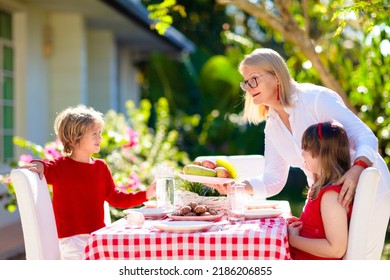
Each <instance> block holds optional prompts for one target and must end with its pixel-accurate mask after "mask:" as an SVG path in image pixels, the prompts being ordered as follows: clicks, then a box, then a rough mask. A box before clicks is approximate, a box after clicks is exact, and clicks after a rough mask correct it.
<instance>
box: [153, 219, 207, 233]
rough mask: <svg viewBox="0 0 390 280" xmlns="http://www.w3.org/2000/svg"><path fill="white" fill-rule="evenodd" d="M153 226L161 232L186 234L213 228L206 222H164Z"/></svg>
mask: <svg viewBox="0 0 390 280" xmlns="http://www.w3.org/2000/svg"><path fill="white" fill-rule="evenodd" d="M153 226H154V227H155V228H157V229H159V230H161V231H166V232H176V233H186V232H195V231H201V230H205V229H208V228H210V227H212V226H213V223H212V222H204V221H162V222H158V223H154V224H153Z"/></svg>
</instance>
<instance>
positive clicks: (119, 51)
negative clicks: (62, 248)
mask: <svg viewBox="0 0 390 280" xmlns="http://www.w3.org/2000/svg"><path fill="white" fill-rule="evenodd" d="M151 23H152V21H151V20H150V19H149V18H148V12H147V10H146V8H145V7H144V6H143V5H142V4H141V2H140V1H139V0H0V62H1V63H0V65H1V68H0V77H1V82H2V83H1V87H0V92H1V94H0V174H2V173H5V172H8V171H9V167H8V166H7V164H6V163H7V162H9V161H10V160H11V159H15V158H16V157H17V155H18V150H17V149H16V148H14V147H13V143H12V137H13V136H20V137H23V138H25V139H28V140H30V141H32V142H34V143H37V144H44V143H46V142H48V141H50V140H54V135H53V134H54V132H53V122H54V119H55V116H56V114H57V113H58V112H59V111H61V110H62V109H64V108H65V107H67V106H74V105H77V104H79V103H83V104H86V105H88V106H92V107H94V108H95V109H97V110H99V111H101V112H103V113H105V112H107V110H109V109H114V110H116V111H118V112H124V111H125V107H124V103H125V101H126V100H129V99H131V100H135V101H136V102H137V101H138V100H139V99H140V94H139V83H138V80H137V78H138V77H139V73H138V70H137V67H136V65H137V63H139V62H144V61H147V59H148V55H149V54H151V53H153V52H160V53H164V54H166V55H169V56H172V57H174V58H177V59H182V58H183V57H185V56H186V55H187V54H188V53H191V52H193V51H194V49H195V46H194V45H193V43H192V42H190V41H189V40H188V39H187V38H185V37H184V36H183V35H182V34H181V33H179V32H178V31H177V30H175V29H174V28H170V29H168V30H167V32H166V33H165V34H164V35H162V36H161V35H159V34H158V33H157V32H156V31H155V30H152V29H151V28H150V24H151ZM4 192H5V189H4V187H3V186H0V195H1V193H4ZM3 204H4V201H0V233H1V228H2V227H5V226H8V225H10V224H12V223H14V222H17V221H18V219H19V217H18V213H14V214H13V215H11V214H9V213H8V212H5V211H4V210H3ZM0 239H3V236H1V238H0ZM0 250H1V249H0ZM0 255H1V254H0Z"/></svg>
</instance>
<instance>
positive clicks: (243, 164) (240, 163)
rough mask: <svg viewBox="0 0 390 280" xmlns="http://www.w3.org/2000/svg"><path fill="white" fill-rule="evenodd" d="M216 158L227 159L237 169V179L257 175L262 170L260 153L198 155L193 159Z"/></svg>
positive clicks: (213, 159)
mask: <svg viewBox="0 0 390 280" xmlns="http://www.w3.org/2000/svg"><path fill="white" fill-rule="evenodd" d="M217 158H223V159H226V160H228V161H229V162H230V163H231V164H233V166H234V167H235V169H236V170H237V177H238V179H244V178H251V177H256V176H259V175H261V174H262V173H263V170H264V156H262V155H231V156H226V155H215V156H199V157H197V158H196V159H195V161H202V160H204V159H209V160H212V161H215V160H216V159H217Z"/></svg>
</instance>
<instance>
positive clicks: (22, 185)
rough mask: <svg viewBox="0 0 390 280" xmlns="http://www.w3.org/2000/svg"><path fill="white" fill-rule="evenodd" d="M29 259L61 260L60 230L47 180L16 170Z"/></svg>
mask: <svg viewBox="0 0 390 280" xmlns="http://www.w3.org/2000/svg"><path fill="white" fill-rule="evenodd" d="M10 176H11V181H12V183H13V185H14V188H15V193H16V199H17V203H18V208H19V213H20V218H21V222H22V229H23V238H24V246H25V250H26V259H27V260H56V259H61V253H60V247H59V242H58V235H57V227H56V223H55V218H54V211H53V206H52V202H51V197H50V193H49V189H48V186H47V183H46V179H45V178H43V179H42V180H41V179H39V177H38V174H37V173H35V172H31V171H29V170H27V169H13V170H12V171H11V175H10Z"/></svg>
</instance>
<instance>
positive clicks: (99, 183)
mask: <svg viewBox="0 0 390 280" xmlns="http://www.w3.org/2000/svg"><path fill="white" fill-rule="evenodd" d="M103 126H104V120H103V116H102V114H101V113H100V112H97V111H95V110H94V109H93V108H87V107H86V106H84V105H79V106H76V107H73V108H72V107H70V108H67V109H65V110H64V111H62V112H61V113H59V114H58V116H57V118H56V120H55V122H54V130H55V133H56V135H57V136H58V139H59V140H60V141H61V142H62V144H63V146H64V154H65V156H63V157H60V158H58V159H55V160H51V161H45V160H34V161H32V162H31V163H30V164H28V165H26V166H24V167H21V168H27V169H29V170H31V171H34V172H37V173H38V174H39V176H40V178H42V177H43V175H44V176H45V178H46V181H47V183H48V184H50V185H52V187H53V209H54V215H55V219H56V224H57V232H58V237H59V241H60V248H61V253H62V258H63V259H81V258H82V256H83V253H84V248H85V246H86V243H87V241H88V237H89V234H90V233H91V232H93V231H95V230H97V229H99V228H102V227H104V226H105V224H104V201H107V202H108V203H109V204H111V205H112V206H114V207H118V208H129V207H133V206H136V205H140V204H142V203H143V202H145V201H147V200H149V199H150V198H152V197H153V196H154V195H155V184H152V185H151V186H149V188H148V190H147V191H140V192H138V193H130V194H125V193H122V192H119V191H118V190H117V189H116V187H115V184H114V181H113V179H112V176H111V172H110V170H109V169H108V167H107V165H106V163H105V162H104V161H103V160H100V159H96V158H92V157H91V155H92V154H95V153H98V152H99V151H100V142H101V141H102V135H101V133H102V128H103Z"/></svg>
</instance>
